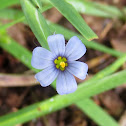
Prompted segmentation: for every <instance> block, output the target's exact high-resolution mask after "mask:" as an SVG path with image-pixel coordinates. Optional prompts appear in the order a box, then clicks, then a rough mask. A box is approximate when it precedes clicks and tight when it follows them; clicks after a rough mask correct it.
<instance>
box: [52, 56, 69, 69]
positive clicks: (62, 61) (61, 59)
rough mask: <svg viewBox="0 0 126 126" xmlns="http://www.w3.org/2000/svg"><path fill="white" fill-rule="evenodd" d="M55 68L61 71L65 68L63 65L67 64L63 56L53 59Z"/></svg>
mask: <svg viewBox="0 0 126 126" xmlns="http://www.w3.org/2000/svg"><path fill="white" fill-rule="evenodd" d="M54 63H55V65H56V68H57V69H60V70H61V71H64V70H65V67H67V66H68V63H67V59H66V58H65V57H61V56H59V57H58V58H57V59H55V60H54Z"/></svg>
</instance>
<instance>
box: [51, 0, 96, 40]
mask: <svg viewBox="0 0 126 126" xmlns="http://www.w3.org/2000/svg"><path fill="white" fill-rule="evenodd" d="M50 2H51V3H52V4H53V5H54V6H55V7H56V8H57V9H58V10H59V11H60V12H61V13H62V14H63V15H64V16H65V17H66V18H67V19H68V20H69V21H70V22H71V23H72V24H73V26H74V27H75V28H76V29H77V30H78V31H79V32H80V33H81V34H82V35H83V36H84V37H85V38H86V39H87V40H92V39H96V38H98V36H97V35H96V34H95V33H94V32H93V31H92V30H91V29H90V27H89V26H88V25H87V24H86V23H85V21H84V19H83V18H82V17H81V16H80V14H79V13H78V12H77V11H76V10H75V8H74V7H73V6H72V5H71V4H69V3H67V2H66V1H65V0H50Z"/></svg>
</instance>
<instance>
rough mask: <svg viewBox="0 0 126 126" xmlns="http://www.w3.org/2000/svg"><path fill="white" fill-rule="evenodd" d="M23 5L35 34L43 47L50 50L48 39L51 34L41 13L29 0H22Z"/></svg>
mask: <svg viewBox="0 0 126 126" xmlns="http://www.w3.org/2000/svg"><path fill="white" fill-rule="evenodd" d="M21 5H22V8H23V11H24V14H25V17H26V19H27V22H28V24H29V25H30V28H31V29H32V31H33V33H34V34H35V36H36V38H37V39H38V41H39V43H40V44H41V46H43V47H44V48H46V49H49V47H48V43H47V37H48V36H49V35H50V34H51V33H50V30H49V27H48V25H47V23H46V21H45V19H44V17H43V16H42V15H41V13H40V12H39V11H38V10H37V9H36V8H35V7H34V6H33V5H32V4H31V3H30V1H29V0H21Z"/></svg>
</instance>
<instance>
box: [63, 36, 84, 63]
mask: <svg viewBox="0 0 126 126" xmlns="http://www.w3.org/2000/svg"><path fill="white" fill-rule="evenodd" d="M85 52H86V47H85V45H84V44H83V43H82V42H81V40H80V39H79V38H78V37H76V36H73V37H72V38H71V39H70V40H69V41H68V43H67V45H66V50H65V56H66V57H67V58H68V60H70V61H73V60H77V59H79V58H81V57H82V56H83V55H84V54H85Z"/></svg>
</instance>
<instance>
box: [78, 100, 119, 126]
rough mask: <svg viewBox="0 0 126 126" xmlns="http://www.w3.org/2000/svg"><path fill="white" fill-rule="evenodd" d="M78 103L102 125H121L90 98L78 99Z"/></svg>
mask: <svg viewBox="0 0 126 126" xmlns="http://www.w3.org/2000/svg"><path fill="white" fill-rule="evenodd" d="M76 105H77V106H78V107H79V108H80V109H81V110H82V111H84V113H85V114H86V115H88V116H89V117H90V118H92V119H93V120H94V121H95V122H96V123H97V124H99V125H100V126H119V124H117V122H116V121H115V120H114V119H113V118H111V117H110V116H109V115H108V114H107V113H106V112H105V111H104V110H103V109H102V108H100V107H99V106H98V105H96V104H95V103H94V102H93V101H92V100H90V99H85V100H81V101H78V102H76ZM96 113H97V114H96Z"/></svg>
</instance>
